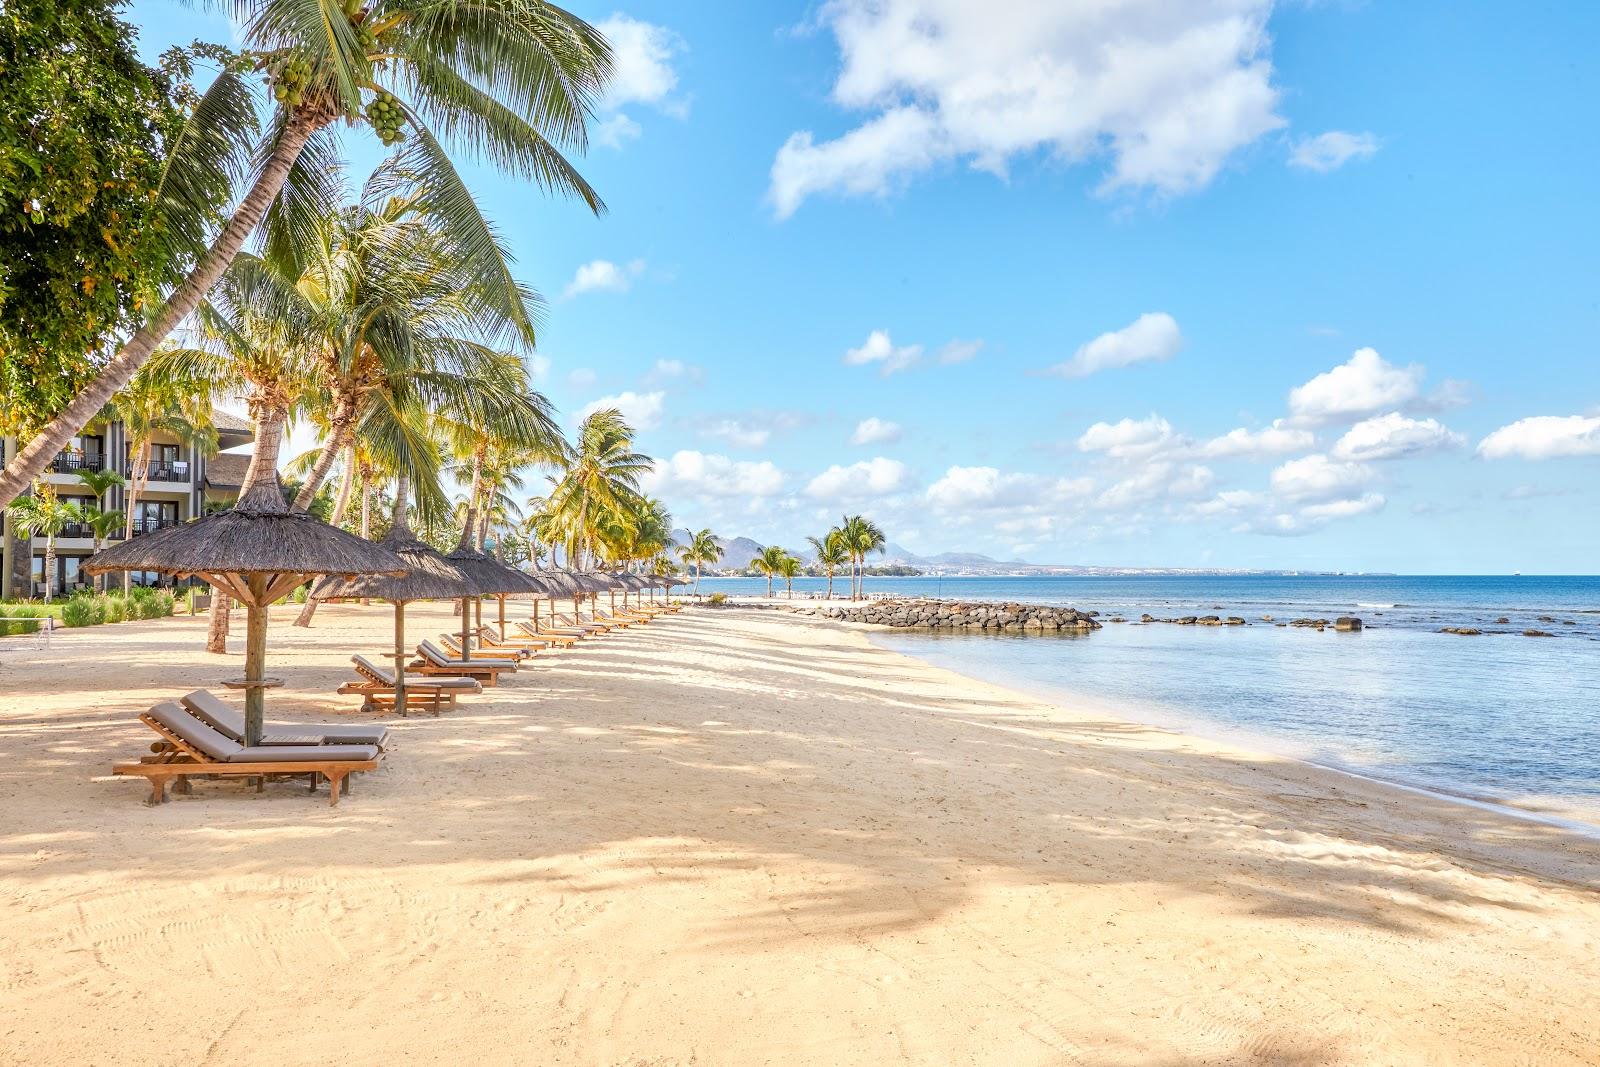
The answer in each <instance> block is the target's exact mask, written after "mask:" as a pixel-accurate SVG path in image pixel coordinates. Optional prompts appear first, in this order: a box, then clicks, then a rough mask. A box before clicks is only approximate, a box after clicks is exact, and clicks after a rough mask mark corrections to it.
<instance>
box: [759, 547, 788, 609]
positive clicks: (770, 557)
mask: <svg viewBox="0 0 1600 1067" xmlns="http://www.w3.org/2000/svg"><path fill="white" fill-rule="evenodd" d="M789 558H790V556H789V553H787V552H785V551H784V550H783V549H781V548H779V547H778V546H777V545H768V546H767V547H766V548H764V549H762V550H761V555H759V556H757V557H756V558H755V559H753V560H751V561H750V569H751V570H753V571H755V572H756V573H757V574H765V575H766V576H767V596H769V597H770V596H772V579H773V578H774V577H776V576H777V575H780V574H782V573H783V568H784V560H786V559H789Z"/></svg>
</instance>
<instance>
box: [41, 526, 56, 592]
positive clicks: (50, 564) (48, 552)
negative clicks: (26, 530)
mask: <svg viewBox="0 0 1600 1067" xmlns="http://www.w3.org/2000/svg"><path fill="white" fill-rule="evenodd" d="M55 588H56V535H55V534H53V533H46V534H45V535H44V602H45V603H46V604H48V603H50V600H51V598H52V595H53V594H54V592H55Z"/></svg>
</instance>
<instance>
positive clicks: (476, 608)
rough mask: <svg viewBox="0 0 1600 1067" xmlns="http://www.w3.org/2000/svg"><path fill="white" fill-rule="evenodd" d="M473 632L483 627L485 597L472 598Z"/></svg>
mask: <svg viewBox="0 0 1600 1067" xmlns="http://www.w3.org/2000/svg"><path fill="white" fill-rule="evenodd" d="M472 618H473V623H472V632H473V633H474V634H476V633H477V632H478V631H479V630H482V629H483V597H481V596H480V597H474V598H473V600H472Z"/></svg>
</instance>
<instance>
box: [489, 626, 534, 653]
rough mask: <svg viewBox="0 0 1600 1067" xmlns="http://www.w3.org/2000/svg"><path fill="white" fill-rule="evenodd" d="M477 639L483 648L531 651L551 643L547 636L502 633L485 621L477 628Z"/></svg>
mask: <svg viewBox="0 0 1600 1067" xmlns="http://www.w3.org/2000/svg"><path fill="white" fill-rule="evenodd" d="M478 640H479V642H481V643H482V645H483V647H484V648H489V649H498V648H526V649H529V650H530V651H533V652H542V651H544V650H545V649H547V648H550V647H551V646H552V645H553V642H552V641H551V640H550V639H549V638H548V637H521V636H518V635H516V634H503V633H501V632H500V630H499V628H498V627H496V626H493V625H491V624H488V623H485V624H484V625H483V626H482V627H481V628H480V629H479V630H478Z"/></svg>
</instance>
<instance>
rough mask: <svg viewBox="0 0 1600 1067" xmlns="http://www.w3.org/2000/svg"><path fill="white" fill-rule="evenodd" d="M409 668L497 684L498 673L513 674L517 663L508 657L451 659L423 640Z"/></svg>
mask: <svg viewBox="0 0 1600 1067" xmlns="http://www.w3.org/2000/svg"><path fill="white" fill-rule="evenodd" d="M410 669H411V670H414V671H420V672H421V673H423V674H446V675H466V676H467V677H468V678H476V679H478V681H480V682H482V683H483V684H484V685H485V686H492V685H498V684H499V681H500V675H501V674H503V673H505V672H508V671H509V672H510V673H512V674H515V673H516V672H517V664H516V662H515V661H514V660H509V659H491V658H487V657H486V658H484V659H474V660H463V659H451V658H450V657H449V656H447V655H445V654H444V652H443V651H441V650H440V648H439V646H438V645H436V644H434V643H433V642H432V641H424V642H422V643H421V644H420V645H418V646H417V658H416V659H415V660H413V661H412V662H411V665H410Z"/></svg>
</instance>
